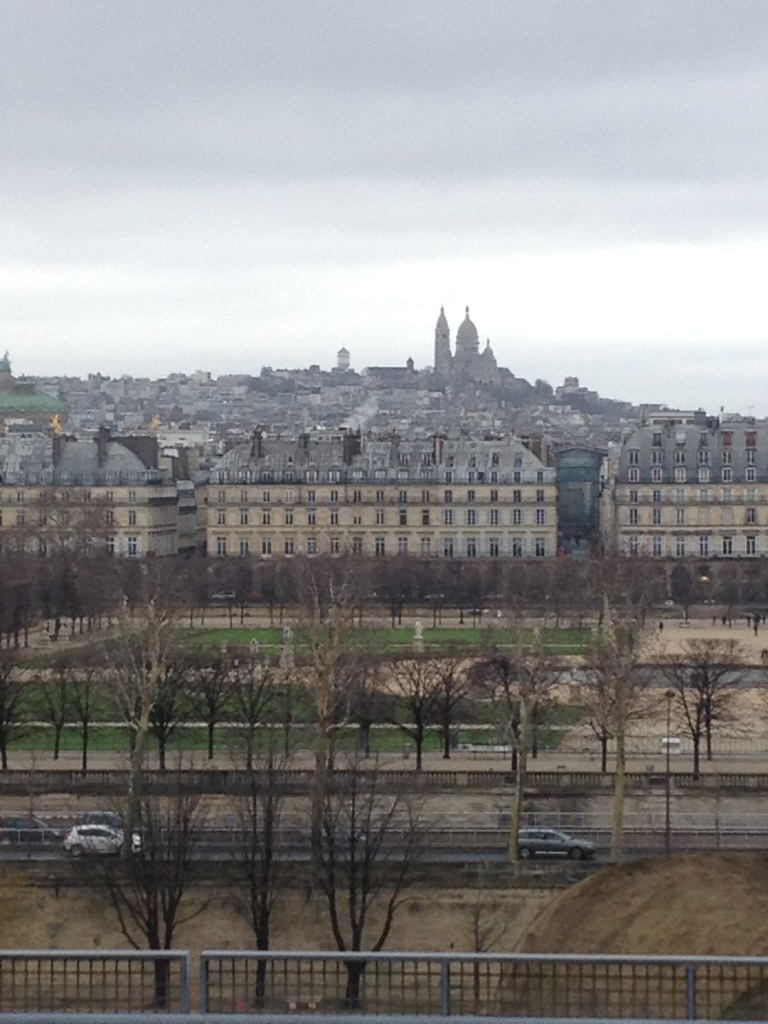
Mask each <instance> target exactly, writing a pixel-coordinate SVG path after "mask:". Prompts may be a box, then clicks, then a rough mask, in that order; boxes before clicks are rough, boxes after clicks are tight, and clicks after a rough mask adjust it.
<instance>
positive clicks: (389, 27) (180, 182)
mask: <svg viewBox="0 0 768 1024" xmlns="http://www.w3.org/2000/svg"><path fill="white" fill-rule="evenodd" d="M0 15H2V20H1V22H0V24H2V31H1V32H0V128H1V129H2V145H0V189H2V197H3V203H2V208H3V213H2V230H1V231H0V286H1V287H2V305H1V306H0V308H1V310H2V314H1V315H0V348H2V349H4V348H8V349H10V352H11V357H12V360H13V365H14V371H15V372H17V373H32V374H45V373H56V374H64V373H73V374H85V373H87V372H89V371H96V370H100V371H102V372H105V373H110V374H113V375H118V374H122V373H131V374H134V375H151V376H159V375H163V374H165V373H168V372H173V371H192V370H195V369H198V368H199V369H207V370H210V371H211V372H212V373H214V374H215V375H218V374H221V373H232V372H248V373H255V372H258V370H259V369H260V367H261V366H262V365H271V366H275V367H277V366H303V365H307V364H308V363H310V362H318V363H320V364H321V365H323V366H331V365H333V363H334V362H335V353H336V350H337V349H338V348H339V347H340V346H341V345H346V347H347V348H349V349H350V351H351V353H352V364H353V366H354V367H355V368H358V369H359V368H362V367H364V366H366V365H368V364H380V363H394V364H399V363H402V362H404V361H405V359H407V358H408V356H413V358H414V360H415V362H416V364H417V366H426V365H429V364H430V363H431V361H432V340H433V332H434V323H435V319H436V317H437V314H438V312H439V309H440V306H441V305H445V308H446V313H447V315H448V319H449V322H450V324H451V327H452V328H453V330H454V332H455V329H456V328H457V327H458V325H459V323H460V321H461V318H462V316H463V310H464V306H465V305H466V304H467V303H468V304H469V305H470V308H471V313H472V318H473V320H474V321H475V323H476V325H477V327H478V330H479V332H480V336H481V338H483V339H484V338H486V337H490V339H491V343H492V345H493V346H494V350H495V352H496V355H497V358H498V360H499V362H500V363H501V364H503V365H507V366H509V367H510V369H511V370H512V371H513V372H514V373H516V374H518V375H520V376H525V377H528V378H529V379H530V380H533V379H534V378H536V377H543V378H545V379H547V380H549V381H550V382H551V383H552V384H557V383H559V382H560V381H561V380H562V378H563V377H564V376H565V375H566V374H568V375H572V374H575V375H578V376H579V377H580V378H581V382H582V383H583V384H586V385H588V386H590V387H595V388H597V389H598V390H599V391H600V392H601V393H603V394H606V395H609V396H612V397H620V398H627V399H630V400H635V401H663V402H666V403H668V404H669V405H679V406H683V407H690V406H698V405H702V406H705V407H707V408H708V409H709V410H710V411H712V412H714V411H717V409H718V408H719V407H720V406H725V408H726V409H729V410H740V411H742V412H750V411H754V412H755V413H759V414H768V389H766V387H765V385H764V381H765V379H766V376H768V344H766V343H767V342H768V317H766V294H767V286H766V282H767V270H768V260H767V259H766V256H768V196H767V195H766V167H768V130H767V127H766V120H767V117H766V112H765V111H766V98H767V97H768V48H767V44H768V4H766V3H765V2H763V0H635V2H623V0H383V2H378V3H373V2H372V0H148V2H144V0H129V2H127V3H116V2H115V0H0Z"/></svg>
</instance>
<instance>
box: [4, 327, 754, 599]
mask: <svg viewBox="0 0 768 1024" xmlns="http://www.w3.org/2000/svg"><path fill="white" fill-rule="evenodd" d="M0 422H1V423H2V433H1V434H0V517H1V518H0V540H2V538H3V537H4V536H5V535H9V536H13V538H14V545H15V547H16V548H17V549H18V548H19V546H20V547H21V548H22V549H24V550H27V549H29V548H32V547H35V546H37V548H38V549H39V550H40V551H43V552H45V551H47V550H48V547H49V543H50V541H51V537H50V530H51V524H52V523H55V524H56V528H57V530H58V531H59V533H60V534H61V532H62V524H64V523H66V524H67V525H66V530H64V532H65V533H66V532H67V531H69V532H70V533H71V532H72V530H74V529H75V526H74V524H75V522H76V521H77V520H78V516H80V519H81V520H82V522H81V526H80V530H81V533H82V532H85V533H87V534H88V536H89V538H90V540H93V539H97V540H98V543H99V545H100V546H103V547H104V548H105V549H106V550H107V551H108V552H109V553H111V554H114V555H118V556H128V557H143V556H144V555H174V554H177V553H179V552H192V551H197V552H203V553H207V554H209V555H216V556H218V557H229V556H237V557H240V558H242V557H246V556H247V557H252V558H273V557H286V556H293V555H303V556H310V557H311V556H315V555H332V556H334V555H341V554H346V553H349V554H354V555H371V556H379V557H381V556H390V555H417V556H419V557H439V558H450V559H473V558H478V559H479V558H523V559H525V558H536V559H537V558H549V557H553V556H557V555H560V556H564V555H567V556H595V555H614V554H617V555H631V556H639V555H646V556H648V557H650V558H653V559H659V560H662V561H669V562H670V564H671V563H674V562H677V563H679V562H680V561H681V560H686V559H691V558H693V559H699V560H700V564H699V565H698V567H697V568H696V569H695V570H692V577H691V578H692V579H693V580H694V581H695V580H699V581H701V580H705V579H709V577H710V571H711V567H710V564H709V563H710V560H726V561H731V560H739V559H747V560H750V559H754V558H755V557H757V556H760V555H763V554H765V553H766V552H768V492H767V491H766V486H765V485H766V483H768V427H766V426H765V424H764V423H763V422H757V421H755V420H754V419H753V418H751V417H745V416H739V415H734V416H723V415H721V416H720V417H712V416H708V415H707V413H705V412H704V411H703V410H689V411H680V410H670V409H667V408H666V407H664V406H658V405H647V406H641V407H638V406H633V405H631V404H629V403H627V402H621V401H617V400H614V399H608V398H601V397H600V395H598V394H597V392H595V391H591V390H589V389H588V388H586V387H582V386H581V385H580V383H579V379H578V378H577V377H566V378H565V380H564V382H563V383H562V384H561V385H559V386H557V387H554V388H553V387H552V386H551V385H550V384H548V383H547V382H546V381H542V380H536V381H534V382H533V384H531V383H530V382H529V381H527V380H524V379H522V378H519V377H516V376H515V375H514V373H512V371H511V370H509V369H506V368H504V367H500V366H498V364H497V361H496V358H495V356H494V353H493V350H492V348H491V344H490V341H486V343H485V345H484V346H481V344H480V337H479V333H478V330H477V328H476V326H475V324H474V323H473V321H472V319H471V318H470V311H469V308H466V310H465V311H464V316H463V319H462V320H461V322H460V324H459V327H458V330H457V331H456V335H455V343H454V342H453V340H452V335H451V328H450V324H449V320H448V317H447V315H446V313H445V310H444V309H441V310H440V313H439V316H438V318H437V322H436V325H435V329H434V339H433V365H432V366H431V367H429V368H427V369H422V370H419V369H416V366H415V363H414V360H413V358H409V359H408V360H407V361H406V363H405V365H404V366H385V365H382V366H368V367H365V368H363V369H361V370H359V371H358V370H356V369H354V368H353V356H352V353H351V352H350V351H349V350H348V349H347V348H341V349H340V350H339V351H338V352H337V353H336V363H335V366H333V367H332V368H331V369H328V370H323V369H321V368H320V366H319V365H311V366H309V367H308V368H306V369H299V370H292V369H280V368H276V369H275V368H272V367H263V368H262V369H261V371H260V372H259V374H258V375H253V376H252V375H247V374H242V375H227V376H221V377H218V378H216V377H213V376H212V374H211V373H210V372H208V371H196V372H194V373H191V374H184V373H175V374H171V375H170V376H168V377H165V378H162V379H159V380H149V379H145V378H136V377H129V376H123V377H120V378H117V379H113V378H109V377H105V376H103V375H101V374H98V373H94V374H89V376H88V378H87V379H86V380H80V379H79V378H74V377H63V378H60V377H50V378H40V377H25V376H21V377H15V376H14V375H13V373H12V369H11V363H10V358H9V356H8V354H7V353H6V355H5V357H4V358H3V359H2V360H0ZM57 502H58V507H59V508H62V506H63V505H66V504H68V505H72V506H75V505H77V506H78V508H80V512H79V513H77V514H75V511H74V509H73V508H68V509H67V510H66V512H65V513H62V515H60V516H58V517H57V516H53V515H52V514H51V509H50V506H52V504H54V505H55V504H56V503H57ZM35 504H37V505H38V506H40V505H41V504H42V505H45V506H46V510H45V511H44V512H41V511H40V508H38V511H37V512H35V511H34V506H35ZM86 505H87V506H88V516H87V517H85V516H84V513H83V509H84V507H85V506H86ZM95 507H97V508H98V509H99V513H98V516H97V517H96V518H97V519H98V529H96V526H95V525H94V512H93V509H94V508H95ZM86 520H87V523H89V524H90V525H88V526H86V525H84V524H85V522H86ZM669 572H670V573H671V572H672V569H671V568H670V569H669ZM678 589H679V588H678Z"/></svg>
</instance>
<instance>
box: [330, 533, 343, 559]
mask: <svg viewBox="0 0 768 1024" xmlns="http://www.w3.org/2000/svg"><path fill="white" fill-rule="evenodd" d="M328 547H329V550H330V552H331V554H332V555H338V554H339V553H340V552H341V541H340V539H339V538H338V537H331V539H330V541H329V542H328Z"/></svg>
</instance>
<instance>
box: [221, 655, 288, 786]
mask: <svg viewBox="0 0 768 1024" xmlns="http://www.w3.org/2000/svg"><path fill="white" fill-rule="evenodd" d="M227 657H228V661H227V664H228V671H227V675H226V682H227V686H228V689H229V704H230V706H231V708H232V711H233V714H234V718H235V722H236V728H237V730H238V732H239V733H240V735H241V737H242V738H243V740H244V742H245V766H246V768H247V770H248V771H251V770H252V768H253V765H254V758H255V754H256V735H257V733H258V730H259V727H260V726H261V725H262V724H263V722H264V719H265V717H266V715H267V714H268V712H269V709H270V708H271V707H272V706H273V705H274V701H275V697H276V694H277V686H278V679H279V669H278V667H277V666H276V665H274V664H270V663H269V662H268V661H267V660H266V658H263V657H261V656H260V654H259V648H258V644H253V643H252V644H251V645H250V646H248V647H243V648H235V649H229V651H228V655H227Z"/></svg>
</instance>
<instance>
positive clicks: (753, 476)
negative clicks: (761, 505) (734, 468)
mask: <svg viewBox="0 0 768 1024" xmlns="http://www.w3.org/2000/svg"><path fill="white" fill-rule="evenodd" d="M744 479H745V480H746V481H747V483H748V484H752V483H754V482H755V480H757V470H756V469H755V467H754V466H747V468H746V469H745V470H744Z"/></svg>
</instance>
